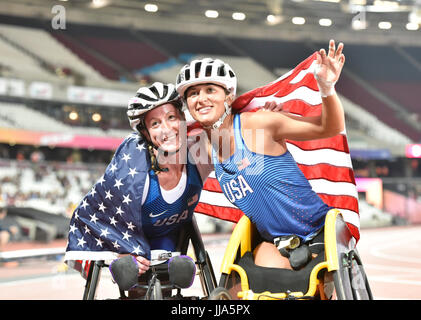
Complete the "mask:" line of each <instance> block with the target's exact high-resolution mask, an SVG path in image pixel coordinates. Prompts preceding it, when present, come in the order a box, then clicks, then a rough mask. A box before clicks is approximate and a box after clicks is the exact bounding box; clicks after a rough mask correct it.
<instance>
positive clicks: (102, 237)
mask: <svg viewBox="0 0 421 320" xmlns="http://www.w3.org/2000/svg"><path fill="white" fill-rule="evenodd" d="M139 139H140V137H139V136H138V135H137V134H131V135H129V136H128V137H127V138H126V139H125V140H124V141H123V142H122V143H121V145H120V146H119V147H118V148H117V150H116V152H115V154H114V157H113V159H112V160H111V162H110V164H109V165H108V166H107V168H106V170H105V173H104V175H103V176H102V177H101V178H100V179H99V180H98V182H96V183H95V185H94V186H93V187H92V189H91V190H90V192H89V193H88V194H87V195H85V197H84V198H83V199H82V201H81V202H80V204H79V206H78V207H77V208H76V209H75V211H74V212H73V216H72V218H71V220H70V230H69V235H68V243H67V248H66V253H65V257H64V260H65V261H67V263H68V265H69V266H71V267H73V268H75V269H78V268H81V271H82V270H84V271H86V270H85V269H86V268H83V266H82V265H81V264H85V265H87V264H86V263H87V262H86V261H85V260H111V259H115V258H117V256H118V254H125V253H129V254H135V255H143V256H145V257H147V258H149V257H150V247H149V244H148V241H146V238H145V236H144V233H143V229H142V220H141V204H142V194H143V188H144V183H145V177H146V174H147V173H148V170H149V167H150V160H149V155H148V152H147V150H146V148H145V146H144V144H143V143H142V141H140V140H139ZM82 275H83V273H82Z"/></svg>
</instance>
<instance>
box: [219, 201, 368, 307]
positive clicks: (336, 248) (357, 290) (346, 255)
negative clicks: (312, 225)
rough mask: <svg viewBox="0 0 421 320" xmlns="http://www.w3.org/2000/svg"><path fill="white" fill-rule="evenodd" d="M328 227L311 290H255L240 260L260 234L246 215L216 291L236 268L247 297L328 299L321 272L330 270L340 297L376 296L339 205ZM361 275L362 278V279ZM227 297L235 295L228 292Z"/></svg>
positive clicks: (243, 295) (242, 295) (328, 218)
mask: <svg viewBox="0 0 421 320" xmlns="http://www.w3.org/2000/svg"><path fill="white" fill-rule="evenodd" d="M324 231H325V235H324V238H325V250H324V253H325V259H324V261H322V262H319V263H318V264H316V265H315V266H314V267H313V269H312V270H311V272H310V276H309V280H308V290H307V292H290V291H287V292H277V293H273V292H269V291H265V292H253V291H252V290H251V289H250V286H249V280H248V276H247V273H246V271H245V270H244V268H243V267H241V266H240V265H239V264H238V261H239V259H240V258H241V257H243V256H244V254H245V253H246V252H253V249H254V247H255V246H256V245H257V243H256V241H258V240H257V239H258V237H259V235H258V232H257V230H256V228H255V226H254V225H253V224H252V223H251V221H250V220H249V219H248V218H247V217H246V216H245V215H244V216H243V217H242V218H241V219H240V221H239V222H238V223H237V225H236V227H235V228H234V230H233V233H232V235H231V237H230V240H229V242H228V246H227V248H226V250H225V255H224V258H223V260H222V265H221V278H220V282H219V287H218V288H216V289H215V291H216V292H219V293H220V292H222V291H223V290H224V289H226V286H227V283H228V278H229V276H230V275H231V273H232V272H233V271H234V272H236V273H237V274H238V275H239V277H240V280H241V283H240V284H241V290H240V291H239V292H238V293H237V296H238V298H240V299H243V300H273V299H276V300H278V299H314V298H318V299H328V298H329V297H326V295H325V293H324V289H323V287H324V280H323V279H324V277H321V276H320V273H321V272H329V273H331V274H333V282H334V288H335V291H336V298H337V299H340V300H345V299H346V300H348V299H351V300H352V299H355V300H360V299H372V295H371V291H370V288H369V284H368V280H367V277H366V275H365V272H364V269H363V267H362V264H361V259H360V258H359V256H358V253H357V251H356V248H355V246H356V242H355V239H354V238H353V237H352V235H351V233H350V231H349V229H348V227H347V226H346V223H345V222H344V220H343V218H342V214H341V213H340V211H339V210H338V209H331V210H330V211H329V212H328V213H327V215H326V220H325V227H324ZM355 275H357V277H355ZM361 279H362V281H360V280H361ZM356 284H357V285H356ZM221 289H222V290H221ZM225 291H227V290H225ZM217 295H218V294H217ZM217 295H216V296H217ZM212 296H213V297H214V298H215V299H216V300H217V299H218V297H216V296H215V295H212ZM224 297H225V298H226V297H231V296H230V295H229V294H225V296H224ZM221 298H222V296H220V297H219V299H221Z"/></svg>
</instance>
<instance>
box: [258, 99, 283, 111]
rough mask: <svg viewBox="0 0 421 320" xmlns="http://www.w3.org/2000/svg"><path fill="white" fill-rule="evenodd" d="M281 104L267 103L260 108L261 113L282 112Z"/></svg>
mask: <svg viewBox="0 0 421 320" xmlns="http://www.w3.org/2000/svg"><path fill="white" fill-rule="evenodd" d="M283 106H284V105H283V103H276V102H275V101H267V102H266V103H265V105H264V106H263V107H262V110H263V111H272V112H280V111H282V110H283Z"/></svg>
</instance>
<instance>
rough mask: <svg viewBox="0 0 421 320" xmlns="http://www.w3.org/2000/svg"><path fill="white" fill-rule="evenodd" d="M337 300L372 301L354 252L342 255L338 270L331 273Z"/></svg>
mask: <svg viewBox="0 0 421 320" xmlns="http://www.w3.org/2000/svg"><path fill="white" fill-rule="evenodd" d="M333 281H334V285H335V291H336V298H337V299H338V300H372V299H373V296H372V294H371V290H370V286H369V283H368V279H367V276H366V274H365V271H364V268H363V266H362V263H361V259H360V257H359V256H358V254H357V253H356V251H354V250H351V251H350V252H348V253H342V254H341V256H340V261H339V270H336V271H334V272H333Z"/></svg>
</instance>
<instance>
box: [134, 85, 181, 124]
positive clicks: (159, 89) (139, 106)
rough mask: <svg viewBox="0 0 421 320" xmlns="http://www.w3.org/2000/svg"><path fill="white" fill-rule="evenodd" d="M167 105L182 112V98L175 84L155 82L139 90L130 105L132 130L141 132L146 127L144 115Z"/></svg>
mask: <svg viewBox="0 0 421 320" xmlns="http://www.w3.org/2000/svg"><path fill="white" fill-rule="evenodd" d="M166 103H173V104H174V105H175V106H176V107H178V108H179V109H180V111H181V108H182V103H181V101H180V96H179V95H178V93H177V91H176V89H175V86H174V85H173V84H171V83H169V84H164V83H161V82H155V83H153V84H152V85H151V86H150V87H141V88H139V90H137V92H136V96H134V97H133V98H130V99H129V103H128V109H127V117H128V118H129V122H130V126H131V127H132V129H133V130H137V131H139V132H140V130H141V129H142V128H143V127H144V123H143V116H144V114H145V113H146V112H148V111H150V110H152V109H154V108H156V107H159V106H161V105H163V104H166Z"/></svg>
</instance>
